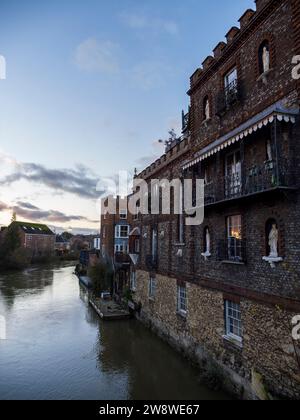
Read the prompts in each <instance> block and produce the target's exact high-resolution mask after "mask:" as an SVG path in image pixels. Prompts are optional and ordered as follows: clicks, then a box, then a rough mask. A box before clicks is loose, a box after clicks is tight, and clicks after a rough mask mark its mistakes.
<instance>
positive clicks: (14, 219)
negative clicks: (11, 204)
mask: <svg viewBox="0 0 300 420" xmlns="http://www.w3.org/2000/svg"><path fill="white" fill-rule="evenodd" d="M16 221H17V213H16V212H15V211H14V212H13V214H12V217H11V223H14V222H16Z"/></svg>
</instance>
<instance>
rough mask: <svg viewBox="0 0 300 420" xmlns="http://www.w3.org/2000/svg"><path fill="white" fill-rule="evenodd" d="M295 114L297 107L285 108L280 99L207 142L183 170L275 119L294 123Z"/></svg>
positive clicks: (297, 113) (297, 112)
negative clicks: (217, 137) (221, 135)
mask: <svg viewBox="0 0 300 420" xmlns="http://www.w3.org/2000/svg"><path fill="white" fill-rule="evenodd" d="M297 115H299V110H298V109H293V110H292V109H286V108H284V107H283V106H282V103H281V101H280V102H277V103H275V104H273V105H272V106H270V107H269V108H267V109H265V110H264V111H262V112H261V113H259V114H257V115H255V116H254V117H253V118H251V119H250V120H248V121H247V122H245V123H244V124H242V125H240V126H239V127H237V128H236V129H234V130H233V131H231V132H230V133H228V134H226V135H225V136H223V137H221V138H219V139H218V140H216V141H214V142H213V143H211V144H209V145H208V146H207V147H205V148H203V149H201V150H200V151H199V152H198V153H197V154H196V156H195V157H194V159H193V160H191V161H189V162H187V163H185V164H184V165H183V170H187V169H189V168H191V167H193V166H195V165H197V164H198V163H199V162H201V161H203V160H205V159H207V158H209V157H210V156H213V155H215V154H216V153H218V152H220V151H221V150H224V149H226V148H227V147H229V146H231V145H232V144H235V143H237V142H239V141H240V140H242V139H243V138H245V137H247V136H249V135H251V134H252V133H255V132H256V131H258V130H261V129H262V128H263V127H266V126H267V125H268V124H271V123H273V122H274V121H275V120H276V119H277V120H278V121H285V122H291V123H293V124H294V123H295V122H296V116H297Z"/></svg>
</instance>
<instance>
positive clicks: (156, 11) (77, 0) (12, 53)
mask: <svg viewBox="0 0 300 420" xmlns="http://www.w3.org/2000/svg"><path fill="white" fill-rule="evenodd" d="M247 8H255V3H254V1H253V0H225V1H222V2H221V1H220V0H172V1H171V0H163V1H162V0H139V1H137V0H110V1H109V2H108V1H103V0H84V1H83V0H52V1H48V2H45V1H43V0H40V1H37V0H0V55H2V56H4V57H5V59H6V62H7V79H6V80H0V225H6V224H8V223H9V221H10V219H11V216H12V211H13V209H15V210H16V212H17V217H18V220H26V221H35V222H43V223H47V224H49V225H50V226H55V227H56V228H57V229H58V230H59V229H71V228H72V229H73V231H77V232H80V231H81V229H83V230H84V231H86V232H89V231H95V232H96V231H97V230H98V229H99V210H98V209H97V206H96V202H97V192H96V184H97V181H98V180H99V179H101V178H103V177H113V176H115V174H117V173H118V171H119V170H129V171H130V172H133V170H134V168H135V167H137V168H139V169H142V168H143V167H144V166H145V165H147V164H148V163H150V162H151V161H152V160H153V159H155V158H156V157H158V155H160V154H161V153H162V152H163V150H162V149H161V146H159V145H158V143H157V140H158V139H160V138H165V137H167V133H168V130H169V129H171V128H174V129H175V130H176V131H177V133H178V134H180V128H181V110H182V109H185V110H186V109H187V107H188V97H187V95H186V92H187V90H188V86H189V77H190V75H191V74H192V73H193V72H194V71H195V70H196V68H197V67H199V66H200V65H201V63H202V61H203V60H204V59H205V58H206V56H207V55H209V54H211V52H212V49H213V48H214V47H215V46H216V45H217V43H218V42H219V41H221V40H223V39H224V36H225V34H226V33H227V31H228V30H229V29H230V27H231V26H234V25H236V24H237V20H238V19H239V18H240V16H241V15H242V14H243V12H244V11H245V9H247Z"/></svg>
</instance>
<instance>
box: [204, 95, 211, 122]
mask: <svg viewBox="0 0 300 420" xmlns="http://www.w3.org/2000/svg"><path fill="white" fill-rule="evenodd" d="M210 117H211V115H210V100H209V97H208V96H206V97H205V98H204V100H203V120H204V121H207V120H209V119H210Z"/></svg>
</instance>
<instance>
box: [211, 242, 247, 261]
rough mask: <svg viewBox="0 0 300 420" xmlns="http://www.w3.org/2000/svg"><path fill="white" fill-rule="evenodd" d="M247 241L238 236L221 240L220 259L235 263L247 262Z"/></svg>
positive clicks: (219, 247)
mask: <svg viewBox="0 0 300 420" xmlns="http://www.w3.org/2000/svg"><path fill="white" fill-rule="evenodd" d="M246 259H247V258H246V241H245V240H242V239H237V238H233V237H232V238H228V239H226V240H223V241H220V242H219V246H218V260H219V261H229V262H235V263H245V262H246Z"/></svg>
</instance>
